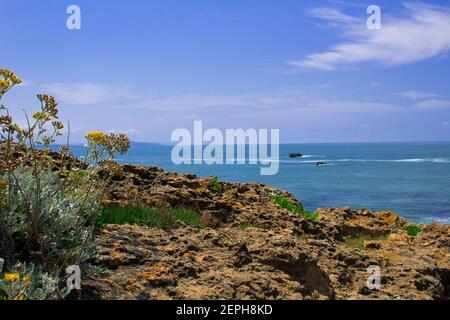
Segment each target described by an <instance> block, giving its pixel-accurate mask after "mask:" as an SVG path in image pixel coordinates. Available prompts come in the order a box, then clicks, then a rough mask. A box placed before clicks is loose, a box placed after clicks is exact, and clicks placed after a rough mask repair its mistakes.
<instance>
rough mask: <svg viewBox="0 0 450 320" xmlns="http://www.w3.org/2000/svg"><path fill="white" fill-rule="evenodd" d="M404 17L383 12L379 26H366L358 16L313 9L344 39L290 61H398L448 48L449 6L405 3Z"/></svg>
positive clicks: (324, 64) (333, 64)
mask: <svg viewBox="0 0 450 320" xmlns="http://www.w3.org/2000/svg"><path fill="white" fill-rule="evenodd" d="M404 7H405V10H406V15H407V16H406V17H402V18H395V17H388V16H386V15H383V16H382V28H381V30H368V29H367V28H366V26H365V23H364V24H362V23H361V22H360V20H358V19H357V18H354V17H351V16H348V15H345V14H343V13H340V12H339V11H337V10H335V9H324V8H322V9H315V10H313V11H312V12H311V13H312V15H313V16H315V17H318V18H320V19H323V20H325V21H327V22H330V23H334V24H338V25H339V26H340V27H341V28H340V29H339V31H340V32H342V36H343V37H344V38H345V40H344V41H343V42H341V43H337V44H335V45H334V46H332V48H331V49H330V50H328V51H325V52H318V53H313V54H311V55H309V56H307V57H306V58H305V59H303V60H299V61H289V62H288V63H289V64H291V65H293V66H296V67H298V68H309V69H319V70H333V69H337V68H339V67H342V66H348V65H353V64H357V63H363V62H378V63H382V64H383V65H387V66H392V65H401V64H408V63H414V62H417V61H421V60H425V59H429V58H432V57H435V56H438V55H441V54H444V53H445V52H447V51H448V50H450V8H448V7H438V6H431V5H426V4H420V3H408V4H404Z"/></svg>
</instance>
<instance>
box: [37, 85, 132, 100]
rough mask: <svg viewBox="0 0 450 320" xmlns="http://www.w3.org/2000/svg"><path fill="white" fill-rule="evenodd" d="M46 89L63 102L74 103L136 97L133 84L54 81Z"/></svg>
mask: <svg viewBox="0 0 450 320" xmlns="http://www.w3.org/2000/svg"><path fill="white" fill-rule="evenodd" d="M44 87H45V89H46V90H47V91H48V92H49V93H51V94H53V95H55V96H56V98H58V99H59V100H60V101H61V102H64V103H68V104H73V105H92V104H99V103H106V102H111V101H114V100H115V99H121V98H125V99H134V98H136V96H135V94H134V93H133V90H132V89H133V88H132V86H122V87H121V88H120V89H118V88H117V87H116V86H112V85H106V84H101V83H52V84H46V85H44Z"/></svg>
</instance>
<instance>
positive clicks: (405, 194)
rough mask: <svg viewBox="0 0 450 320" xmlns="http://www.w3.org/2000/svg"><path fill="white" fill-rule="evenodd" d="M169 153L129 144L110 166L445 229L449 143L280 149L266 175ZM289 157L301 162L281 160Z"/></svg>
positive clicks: (449, 209) (449, 213) (449, 217)
mask: <svg viewBox="0 0 450 320" xmlns="http://www.w3.org/2000/svg"><path fill="white" fill-rule="evenodd" d="M172 148H173V146H170V145H159V144H150V143H133V144H132V148H131V150H130V151H129V153H128V154H126V155H125V156H119V157H118V159H117V160H118V162H119V163H131V164H136V165H151V166H159V167H162V168H164V169H166V170H169V171H176V172H180V173H195V174H197V175H198V176H201V177H208V176H217V177H218V178H219V179H220V180H221V181H230V182H263V183H266V184H269V185H272V186H275V187H278V188H281V189H284V190H286V191H289V192H291V193H292V194H293V195H294V196H295V197H296V198H298V199H299V200H300V201H301V202H302V203H303V205H304V206H305V208H306V209H308V210H310V211H314V210H315V209H316V208H324V207H347V206H348V207H353V208H366V209H371V210H376V211H380V210H389V211H394V212H396V213H398V214H400V215H402V216H404V217H405V218H407V219H409V220H410V221H412V222H415V223H430V222H432V221H437V222H441V223H446V224H449V223H450V142H435V143H434V142H427V143H422V142H420V143H339V144H335V143H324V144H284V145H280V158H279V163H280V168H279V172H278V174H276V175H274V176H262V175H260V165H250V164H245V165H238V164H235V165H206V164H202V165H193V164H192V165H175V164H173V163H172V161H171V151H172ZM76 149H78V148H76ZM294 152H298V153H302V154H303V155H304V156H303V157H301V158H294V159H291V158H289V157H288V155H289V153H294ZM317 161H325V162H326V163H327V165H324V166H316V163H317Z"/></svg>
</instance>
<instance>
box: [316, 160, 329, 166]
mask: <svg viewBox="0 0 450 320" xmlns="http://www.w3.org/2000/svg"><path fill="white" fill-rule="evenodd" d="M326 165H327V163H326V162H325V161H317V162H316V166H326Z"/></svg>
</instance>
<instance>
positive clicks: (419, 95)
mask: <svg viewBox="0 0 450 320" xmlns="http://www.w3.org/2000/svg"><path fill="white" fill-rule="evenodd" d="M399 95H400V96H402V97H404V98H408V99H411V100H420V99H431V98H436V97H437V95H436V94H434V93H427V92H421V91H417V90H410V91H404V92H400V93H399Z"/></svg>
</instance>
